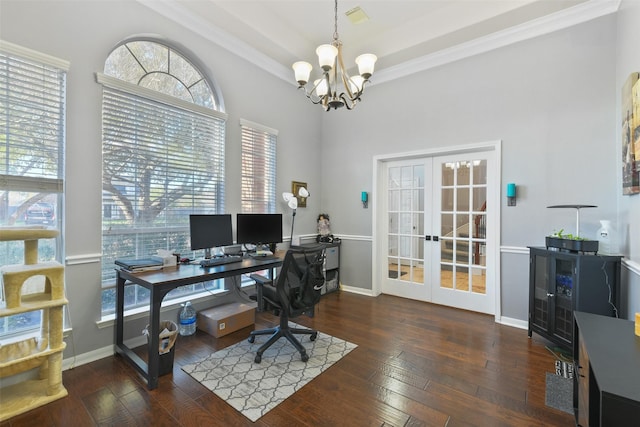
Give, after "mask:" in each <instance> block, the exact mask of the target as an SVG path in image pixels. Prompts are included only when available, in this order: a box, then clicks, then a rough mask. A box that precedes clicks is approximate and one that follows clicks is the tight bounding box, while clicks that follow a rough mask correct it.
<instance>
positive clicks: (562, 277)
mask: <svg viewBox="0 0 640 427" xmlns="http://www.w3.org/2000/svg"><path fill="white" fill-rule="evenodd" d="M554 262H555V277H554V278H553V281H554V285H555V286H554V289H552V293H553V294H554V297H555V315H554V323H553V331H552V332H553V334H554V335H556V336H557V337H559V338H563V339H565V340H567V341H569V342H571V341H572V340H571V337H572V336H573V309H572V303H571V302H572V298H573V282H574V276H573V262H572V261H571V260H566V259H559V258H556V259H555V260H554Z"/></svg>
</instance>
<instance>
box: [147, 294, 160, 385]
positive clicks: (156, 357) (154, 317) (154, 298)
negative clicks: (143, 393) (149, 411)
mask: <svg viewBox="0 0 640 427" xmlns="http://www.w3.org/2000/svg"><path fill="white" fill-rule="evenodd" d="M163 297H164V294H162V295H161V293H160V292H156V291H155V290H154V289H153V288H151V295H150V301H151V307H149V308H150V317H151V318H150V319H149V327H150V328H151V336H150V337H149V349H148V353H149V359H148V360H149V371H148V372H149V377H148V378H147V384H148V388H149V390H153V389H154V388H156V387H158V376H159V374H158V372H159V370H160V353H159V352H158V346H159V344H160V306H161V305H162V298H163Z"/></svg>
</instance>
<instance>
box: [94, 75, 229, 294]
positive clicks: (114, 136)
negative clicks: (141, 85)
mask: <svg viewBox="0 0 640 427" xmlns="http://www.w3.org/2000/svg"><path fill="white" fill-rule="evenodd" d="M103 96H104V98H103V164H104V166H103V168H104V170H103V190H104V195H103V197H104V200H103V240H104V242H103V257H104V259H103V261H104V264H107V265H110V264H111V265H112V262H113V261H114V260H115V258H116V257H127V256H133V257H144V256H149V255H152V254H155V253H156V250H157V249H167V250H177V251H179V252H181V253H185V252H187V251H188V250H189V246H190V245H189V214H190V213H222V212H224V137H225V123H224V120H222V119H219V118H216V117H207V116H203V115H200V114H197V113H195V114H194V113H192V112H190V111H188V110H185V109H182V108H178V107H173V106H170V105H168V104H164V103H160V102H157V101H153V100H148V99H144V98H142V97H139V96H136V95H132V94H127V93H123V92H119V91H117V90H112V89H110V88H105V89H104V95H103ZM111 274H112V273H111V272H110V271H105V272H104V274H103V279H105V280H106V279H110V278H111V277H110V276H111ZM110 284H111V285H113V283H110Z"/></svg>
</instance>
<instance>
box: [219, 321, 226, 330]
mask: <svg viewBox="0 0 640 427" xmlns="http://www.w3.org/2000/svg"><path fill="white" fill-rule="evenodd" d="M226 327H227V325H226V324H225V323H224V322H221V323H220V325H218V329H220V330H223V329H224V328H226Z"/></svg>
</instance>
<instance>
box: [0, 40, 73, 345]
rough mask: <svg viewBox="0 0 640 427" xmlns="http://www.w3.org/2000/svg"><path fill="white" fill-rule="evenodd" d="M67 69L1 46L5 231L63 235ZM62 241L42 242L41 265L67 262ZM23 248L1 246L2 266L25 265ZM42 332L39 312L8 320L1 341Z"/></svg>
mask: <svg viewBox="0 0 640 427" xmlns="http://www.w3.org/2000/svg"><path fill="white" fill-rule="evenodd" d="M68 69H69V63H68V62H66V61H64V60H61V59H57V58H53V57H50V56H48V55H45V54H41V53H38V52H35V51H32V50H29V49H26V48H23V47H21V46H17V45H14V44H11V43H8V42H5V41H3V40H0V226H24V225H30V224H38V225H45V226H47V227H52V228H56V229H58V230H62V215H61V213H62V206H63V190H64V174H65V171H64V150H65V110H66V76H67V70H68ZM62 239H63V236H62V235H60V236H59V237H58V238H55V239H43V240H40V241H39V245H38V259H39V261H51V260H57V261H59V262H62V260H63V259H64V253H63V245H62ZM23 245H24V244H23V242H21V241H16V242H12V241H9V242H0V265H6V264H22V263H23V262H24V259H23V254H24V248H23ZM39 279H42V281H43V282H44V278H43V277H42V276H39V277H35V278H30V279H29V280H27V282H25V287H26V288H29V287H37V286H39V284H38V283H36V282H38V280H39ZM0 293H1V289H0ZM0 296H1V294H0ZM39 327H40V312H39V311H34V312H28V313H23V314H19V315H15V316H9V317H4V318H2V319H0V336H2V335H6V334H20V333H22V332H25V331H28V330H30V329H32V328H39Z"/></svg>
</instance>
